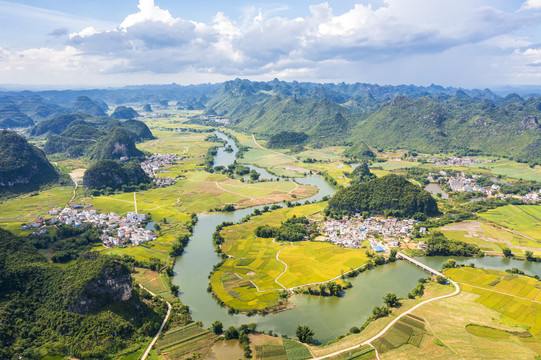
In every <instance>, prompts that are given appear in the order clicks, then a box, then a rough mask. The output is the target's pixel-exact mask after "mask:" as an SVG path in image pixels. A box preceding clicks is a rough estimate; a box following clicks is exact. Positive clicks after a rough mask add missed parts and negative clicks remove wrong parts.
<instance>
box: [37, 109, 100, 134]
mask: <svg viewBox="0 0 541 360" xmlns="http://www.w3.org/2000/svg"><path fill="white" fill-rule="evenodd" d="M89 118H92V116H91V115H89V114H86V113H82V112H78V113H74V114H68V115H60V116H57V117H55V118H52V119H49V120H45V121H42V122H40V123H38V124H37V125H36V126H34V127H33V128H32V129H31V130H30V136H41V135H44V134H57V135H58V134H60V133H62V132H64V131H65V130H66V129H67V128H68V127H69V126H70V124H71V123H73V122H74V121H78V120H82V121H84V120H88V119H89Z"/></svg>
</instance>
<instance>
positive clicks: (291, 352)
mask: <svg viewBox="0 0 541 360" xmlns="http://www.w3.org/2000/svg"><path fill="white" fill-rule="evenodd" d="M282 343H283V344H284V348H285V350H286V354H287V360H305V359H310V358H311V357H312V354H311V353H310V350H308V348H307V347H306V346H304V345H303V344H301V343H300V342H297V341H295V340H291V339H283V340H282Z"/></svg>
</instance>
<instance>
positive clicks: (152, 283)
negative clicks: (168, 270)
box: [132, 268, 178, 302]
mask: <svg viewBox="0 0 541 360" xmlns="http://www.w3.org/2000/svg"><path fill="white" fill-rule="evenodd" d="M132 276H133V278H134V279H135V281H137V283H138V284H141V285H143V286H144V287H145V289H148V290H150V291H151V292H152V293H154V294H156V295H158V296H160V297H162V298H163V299H165V301H169V302H173V301H175V300H178V297H176V296H174V295H172V294H171V288H170V285H169V279H168V276H167V274H165V273H158V272H157V271H152V270H150V269H145V268H135V273H134V274H133V275H132Z"/></svg>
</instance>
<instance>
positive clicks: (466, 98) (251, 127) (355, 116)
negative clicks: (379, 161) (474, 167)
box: [206, 80, 541, 164]
mask: <svg viewBox="0 0 541 360" xmlns="http://www.w3.org/2000/svg"><path fill="white" fill-rule="evenodd" d="M206 113H207V114H215V115H218V116H223V117H227V118H229V119H230V120H231V121H232V123H231V126H232V127H233V128H235V129H238V130H241V131H246V132H251V133H256V134H258V135H262V136H267V137H271V136H273V135H276V134H279V133H280V132H282V131H284V129H287V130H288V131H295V132H303V133H306V134H307V135H309V138H308V140H307V142H308V143H312V144H315V145H318V144H333V145H348V146H350V149H349V150H346V154H347V155H349V156H352V157H357V158H363V157H370V156H371V155H370V149H369V148H367V145H368V146H371V147H377V148H384V149H397V148H405V149H409V150H417V151H421V152H427V153H438V152H447V153H458V154H486V155H497V156H507V157H511V158H513V159H515V160H519V161H523V162H529V163H531V164H534V163H541V152H539V149H540V147H541V146H540V144H541V126H540V125H539V119H541V98H527V99H523V98H521V97H520V96H518V95H516V94H511V95H509V96H506V97H504V98H501V97H498V96H497V95H495V94H494V93H492V92H490V90H482V91H481V90H462V89H455V88H443V87H439V86H435V85H432V86H429V87H416V86H378V85H367V84H351V85H347V84H311V83H296V82H293V83H285V82H280V81H277V80H275V81H271V82H251V81H248V80H235V81H229V82H226V83H224V85H223V87H222V89H221V90H220V91H219V92H218V93H217V94H216V96H215V97H214V98H212V99H211V100H210V101H209V102H208V103H207V110H206Z"/></svg>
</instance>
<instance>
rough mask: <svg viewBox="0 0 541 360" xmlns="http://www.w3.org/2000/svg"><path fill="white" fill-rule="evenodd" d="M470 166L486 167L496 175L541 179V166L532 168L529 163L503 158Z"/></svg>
mask: <svg viewBox="0 0 541 360" xmlns="http://www.w3.org/2000/svg"><path fill="white" fill-rule="evenodd" d="M468 167H470V168H477V169H486V170H489V171H490V172H491V173H493V174H495V175H502V176H508V177H512V178H515V179H523V180H531V181H539V179H541V166H535V167H534V168H531V167H530V166H529V165H528V164H521V163H517V162H515V161H511V160H507V159H502V160H496V161H494V162H492V163H487V162H485V163H481V164H473V165H468Z"/></svg>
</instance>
